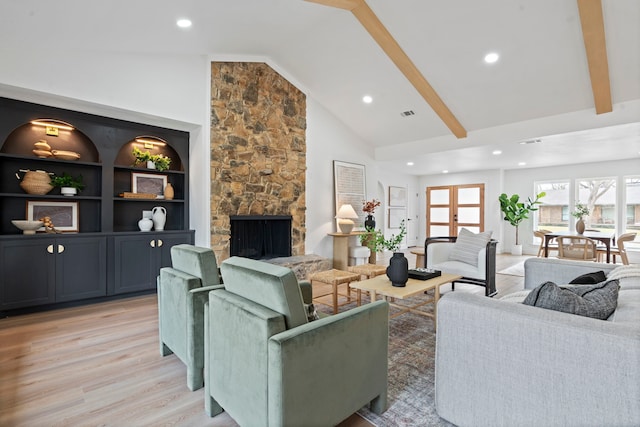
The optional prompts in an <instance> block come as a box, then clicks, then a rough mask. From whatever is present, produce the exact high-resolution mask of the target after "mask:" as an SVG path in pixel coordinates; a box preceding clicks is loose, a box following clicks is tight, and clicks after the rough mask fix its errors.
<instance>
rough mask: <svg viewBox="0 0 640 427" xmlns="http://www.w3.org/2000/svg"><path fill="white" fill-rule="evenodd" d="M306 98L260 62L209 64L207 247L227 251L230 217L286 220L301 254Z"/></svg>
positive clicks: (294, 246) (223, 255)
mask: <svg viewBox="0 0 640 427" xmlns="http://www.w3.org/2000/svg"><path fill="white" fill-rule="evenodd" d="M305 131H306V96H305V95H304V93H302V92H301V91H300V90H298V89H297V88H296V87H295V86H293V85H292V84H291V83H289V82H288V81H287V80H286V79H284V78H283V77H282V76H280V75H279V74H278V73H276V72H275V71H274V70H273V69H271V68H270V67H269V66H268V65H266V64H264V63H244V62H242V63H240V62H212V63H211V159H210V161H211V183H210V185H211V247H212V248H213V250H214V251H215V253H216V257H217V259H218V262H222V261H223V260H225V259H226V258H228V257H229V256H230V255H231V242H230V236H231V233H232V231H231V229H232V226H231V217H232V216H234V217H235V216H254V217H261V216H286V217H290V218H291V226H290V239H291V253H290V255H293V256H297V255H304V253H305V248H304V240H305V233H306V228H305V209H306V205H305V185H306V183H305V173H306V139H305Z"/></svg>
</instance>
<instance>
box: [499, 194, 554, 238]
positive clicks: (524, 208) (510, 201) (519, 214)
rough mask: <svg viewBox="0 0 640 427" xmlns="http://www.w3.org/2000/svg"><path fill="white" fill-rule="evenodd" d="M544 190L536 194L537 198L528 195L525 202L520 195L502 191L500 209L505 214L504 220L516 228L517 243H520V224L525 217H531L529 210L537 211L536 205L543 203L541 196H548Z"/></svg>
mask: <svg viewBox="0 0 640 427" xmlns="http://www.w3.org/2000/svg"><path fill="white" fill-rule="evenodd" d="M546 195H547V193H545V192H544V191H543V192H541V193H539V194H537V195H536V199H535V200H531V197H527V200H526V201H525V202H521V201H520V196H519V195H517V194H514V195H513V196H511V197H509V196H507V195H506V194H505V193H502V194H501V195H500V197H498V200H499V201H500V210H501V211H502V213H503V214H504V220H505V221H508V222H509V224H511V225H513V226H514V227H515V228H516V245H518V244H519V243H518V226H520V223H521V222H522V221H524V220H525V219H527V218H529V212H532V211H537V210H538V208H537V207H536V205H539V204H542V202H541V201H540V199H541V198H543V197H544V196H546Z"/></svg>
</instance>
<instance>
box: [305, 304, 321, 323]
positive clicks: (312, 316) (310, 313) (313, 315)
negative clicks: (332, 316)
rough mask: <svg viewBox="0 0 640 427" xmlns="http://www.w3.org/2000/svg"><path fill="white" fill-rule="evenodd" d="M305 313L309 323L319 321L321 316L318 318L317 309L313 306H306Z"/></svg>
mask: <svg viewBox="0 0 640 427" xmlns="http://www.w3.org/2000/svg"><path fill="white" fill-rule="evenodd" d="M304 312H305V313H307V320H308V321H309V322H313V321H314V320H318V319H319V318H320V316H318V312H317V311H316V307H315V306H314V305H313V303H311V304H305V305H304Z"/></svg>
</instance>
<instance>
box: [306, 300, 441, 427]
mask: <svg viewBox="0 0 640 427" xmlns="http://www.w3.org/2000/svg"><path fill="white" fill-rule="evenodd" d="M424 297H427V296H426V295H425V296H424ZM421 299H422V297H415V298H412V299H408V300H405V301H403V303H404V302H407V303H411V302H412V300H413V301H420V300H421ZM365 300H366V302H368V301H369V300H368V299H366V298H365V297H364V295H363V303H365ZM351 307H355V304H349V305H346V306H344V307H342V308H341V309H340V311H344V310H345V309H348V308H351ZM432 308H433V305H432V304H428V305H426V306H424V307H423V309H424V310H431V309H432ZM318 310H321V311H323V312H326V313H329V309H328V307H324V306H321V305H319V306H318ZM395 310H396V309H394V308H391V312H392V313H393V312H394V311H395ZM434 362H435V332H434V328H433V321H432V320H431V318H429V317H425V316H421V315H419V314H412V313H406V314H402V315H400V316H398V317H395V318H392V319H389V374H388V382H389V389H388V404H389V408H388V409H387V410H386V411H385V412H384V413H383V414H382V415H376V414H374V413H373V412H371V411H369V410H368V409H367V408H363V409H361V410H360V411H358V413H359V414H360V415H361V416H362V417H364V418H365V419H367V420H368V421H370V422H371V423H373V424H375V425H376V426H378V427H387V426H389V427H391V426H402V427H408V426H421V427H424V426H429V427H431V426H447V427H448V426H453V424H450V423H448V422H447V421H445V420H443V419H442V418H440V417H439V416H438V414H437V413H436V408H435V401H434V398H435V395H434Z"/></svg>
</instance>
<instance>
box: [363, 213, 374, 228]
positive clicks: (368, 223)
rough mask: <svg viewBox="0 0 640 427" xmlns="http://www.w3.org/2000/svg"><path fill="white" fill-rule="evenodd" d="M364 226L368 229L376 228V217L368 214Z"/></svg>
mask: <svg viewBox="0 0 640 427" xmlns="http://www.w3.org/2000/svg"><path fill="white" fill-rule="evenodd" d="M364 226H365V228H366V229H370V228H376V219H375V218H374V216H373V215H367V219H365V220H364Z"/></svg>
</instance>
